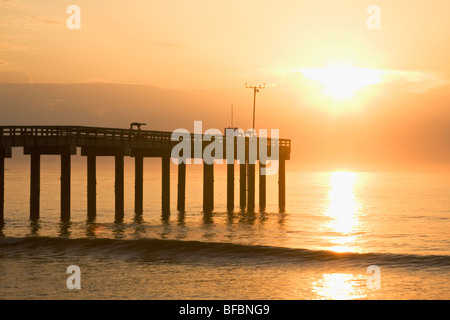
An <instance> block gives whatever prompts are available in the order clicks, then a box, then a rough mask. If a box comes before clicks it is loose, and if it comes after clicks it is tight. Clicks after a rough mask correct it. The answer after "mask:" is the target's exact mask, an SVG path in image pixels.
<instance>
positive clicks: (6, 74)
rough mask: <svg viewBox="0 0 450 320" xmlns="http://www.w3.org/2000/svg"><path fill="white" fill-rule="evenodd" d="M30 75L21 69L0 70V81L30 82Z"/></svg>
mask: <svg viewBox="0 0 450 320" xmlns="http://www.w3.org/2000/svg"><path fill="white" fill-rule="evenodd" d="M31 82H33V81H32V79H31V76H30V75H29V74H27V73H25V72H23V71H2V72H0V83H31Z"/></svg>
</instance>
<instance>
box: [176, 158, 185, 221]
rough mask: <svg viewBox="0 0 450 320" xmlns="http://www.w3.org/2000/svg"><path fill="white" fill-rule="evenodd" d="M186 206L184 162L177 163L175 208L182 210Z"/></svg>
mask: <svg viewBox="0 0 450 320" xmlns="http://www.w3.org/2000/svg"><path fill="white" fill-rule="evenodd" d="M185 207H186V163H184V162H181V163H179V164H178V199H177V210H178V211H180V212H184V210H185Z"/></svg>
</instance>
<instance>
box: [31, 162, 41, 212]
mask: <svg viewBox="0 0 450 320" xmlns="http://www.w3.org/2000/svg"><path fill="white" fill-rule="evenodd" d="M40 188H41V155H40V154H38V153H33V154H31V167H30V220H38V219H39V198H40V192H41V189H40Z"/></svg>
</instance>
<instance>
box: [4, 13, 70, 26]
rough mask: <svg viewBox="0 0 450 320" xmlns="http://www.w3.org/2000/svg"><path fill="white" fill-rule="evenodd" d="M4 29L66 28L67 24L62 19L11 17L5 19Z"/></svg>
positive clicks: (34, 16) (37, 16) (33, 16)
mask: <svg viewBox="0 0 450 320" xmlns="http://www.w3.org/2000/svg"><path fill="white" fill-rule="evenodd" d="M0 26H2V27H13V28H26V29H35V28H39V27H65V22H64V21H62V20H61V18H56V17H51V16H39V15H32V16H15V15H10V16H7V17H4V18H3V21H2V22H1V23H0Z"/></svg>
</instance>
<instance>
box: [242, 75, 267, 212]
mask: <svg viewBox="0 0 450 320" xmlns="http://www.w3.org/2000/svg"><path fill="white" fill-rule="evenodd" d="M245 87H246V88H247V89H253V125H252V129H253V131H255V114H256V94H257V93H258V92H259V90H261V89H264V88H265V87H266V84H264V85H263V86H261V85H259V86H248V85H247V83H245ZM252 134H253V133H252ZM247 181H248V182H247V187H248V189H247V208H248V210H249V211H250V212H253V210H254V209H255V164H254V163H248V169H247Z"/></svg>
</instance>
